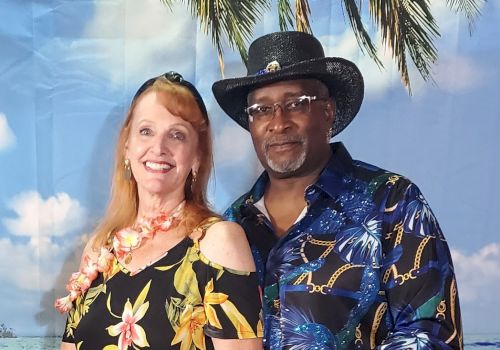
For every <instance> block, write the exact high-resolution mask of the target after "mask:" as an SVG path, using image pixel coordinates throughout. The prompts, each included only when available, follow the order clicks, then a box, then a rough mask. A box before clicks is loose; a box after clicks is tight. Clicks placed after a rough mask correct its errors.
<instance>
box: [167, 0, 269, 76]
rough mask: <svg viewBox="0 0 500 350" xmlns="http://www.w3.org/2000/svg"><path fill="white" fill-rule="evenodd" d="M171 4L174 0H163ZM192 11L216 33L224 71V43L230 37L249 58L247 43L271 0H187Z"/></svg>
mask: <svg viewBox="0 0 500 350" xmlns="http://www.w3.org/2000/svg"><path fill="white" fill-rule="evenodd" d="M161 1H162V2H163V3H164V4H165V5H167V6H171V5H172V4H173V2H174V1H173V0H161ZM186 2H187V4H188V7H189V9H190V11H191V14H192V16H193V17H194V18H197V19H198V21H199V22H200V26H201V29H202V30H203V32H204V33H205V34H207V35H210V36H211V37H212V43H213V45H214V46H215V47H216V49H217V53H218V56H219V65H220V69H221V72H224V60H223V51H224V50H223V43H224V42H225V40H226V39H227V40H228V43H229V46H230V47H231V48H232V49H235V48H236V49H237V50H238V51H239V53H240V56H241V58H242V59H243V61H245V62H246V58H247V49H246V46H247V43H248V41H249V40H250V39H251V37H252V34H253V28H254V26H255V23H256V22H257V20H258V19H259V18H261V16H262V14H263V12H264V11H265V10H267V9H268V7H269V5H268V1H267V0H241V1H224V0H189V1H186Z"/></svg>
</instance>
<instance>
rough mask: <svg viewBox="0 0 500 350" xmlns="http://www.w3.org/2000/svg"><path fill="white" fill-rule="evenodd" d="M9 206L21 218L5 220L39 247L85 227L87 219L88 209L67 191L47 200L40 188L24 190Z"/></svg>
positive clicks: (11, 227) (18, 233)
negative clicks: (41, 194)
mask: <svg viewBox="0 0 500 350" xmlns="http://www.w3.org/2000/svg"><path fill="white" fill-rule="evenodd" d="M7 207H8V208H10V209H12V210H13V211H14V212H15V213H16V214H17V218H14V219H12V218H4V219H3V222H4V224H5V226H6V227H7V228H8V230H9V231H10V233H11V234H13V235H16V236H25V237H29V238H31V244H32V245H35V246H37V245H38V244H39V243H40V242H47V239H49V240H50V238H51V237H55V236H64V235H65V234H66V233H68V232H70V231H72V230H75V229H78V228H81V227H83V225H84V224H85V219H86V210H85V208H83V207H82V206H81V205H80V203H79V202H78V201H77V200H75V199H72V198H71V197H70V196H69V195H68V194H67V193H64V192H62V193H57V194H56V195H55V196H52V197H49V198H47V199H46V200H44V199H43V198H42V197H41V196H40V194H39V193H38V192H36V191H28V192H23V193H20V194H18V195H17V196H15V197H14V198H12V199H11V200H10V201H9V202H8V203H7Z"/></svg>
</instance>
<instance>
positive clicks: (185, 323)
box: [170, 304, 206, 350]
mask: <svg viewBox="0 0 500 350" xmlns="http://www.w3.org/2000/svg"><path fill="white" fill-rule="evenodd" d="M205 323H206V317H205V310H204V309H203V306H201V305H199V306H193V305H189V304H188V305H186V306H185V307H184V311H183V312H182V314H181V316H180V318H179V327H178V328H177V330H176V332H175V337H174V339H172V343H171V344H170V345H175V344H178V343H181V347H180V350H191V349H192V348H193V347H192V346H193V345H194V346H195V347H196V349H205V334H204V333H203V326H204V325H205Z"/></svg>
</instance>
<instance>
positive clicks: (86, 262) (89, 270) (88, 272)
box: [81, 255, 98, 286]
mask: <svg viewBox="0 0 500 350" xmlns="http://www.w3.org/2000/svg"><path fill="white" fill-rule="evenodd" d="M81 272H82V274H83V275H85V276H87V278H88V279H89V280H90V281H91V282H92V281H93V280H95V278H96V277H97V273H98V272H97V264H96V263H95V262H94V261H93V260H92V259H90V257H89V256H88V255H85V257H84V258H83V267H82V271H81ZM89 286H90V284H89Z"/></svg>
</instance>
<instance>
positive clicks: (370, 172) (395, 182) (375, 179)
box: [352, 160, 416, 195]
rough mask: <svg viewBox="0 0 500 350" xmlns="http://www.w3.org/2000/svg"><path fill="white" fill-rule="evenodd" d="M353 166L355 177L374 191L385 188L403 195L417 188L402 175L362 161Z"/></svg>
mask: <svg viewBox="0 0 500 350" xmlns="http://www.w3.org/2000/svg"><path fill="white" fill-rule="evenodd" d="M352 164H353V168H354V171H353V175H354V177H356V178H357V179H359V180H362V181H363V182H365V183H367V185H368V186H370V187H371V188H372V190H377V189H379V190H380V189H382V188H384V189H386V190H387V189H389V190H392V192H398V193H399V194H400V195H402V194H404V193H405V192H406V191H407V190H408V188H409V187H416V185H415V184H414V183H413V182H412V181H411V180H410V179H409V178H408V177H406V176H404V175H401V174H400V173H397V172H394V171H391V170H387V169H384V168H381V167H379V166H377V165H373V164H370V163H367V162H364V161H361V160H353V162H352Z"/></svg>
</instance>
